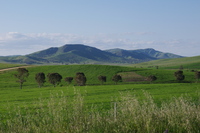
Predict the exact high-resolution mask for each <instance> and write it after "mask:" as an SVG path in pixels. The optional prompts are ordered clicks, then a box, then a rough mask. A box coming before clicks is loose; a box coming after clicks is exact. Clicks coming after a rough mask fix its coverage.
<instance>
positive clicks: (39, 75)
mask: <svg viewBox="0 0 200 133" xmlns="http://www.w3.org/2000/svg"><path fill="white" fill-rule="evenodd" d="M35 80H36V82H37V83H38V86H39V88H41V87H42V86H43V84H44V83H45V82H46V81H45V74H44V73H43V72H40V73H37V74H36V75H35Z"/></svg>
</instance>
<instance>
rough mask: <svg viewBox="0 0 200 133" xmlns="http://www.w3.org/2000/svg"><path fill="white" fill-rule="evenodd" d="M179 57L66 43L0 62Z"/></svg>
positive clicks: (130, 61)
mask: <svg viewBox="0 0 200 133" xmlns="http://www.w3.org/2000/svg"><path fill="white" fill-rule="evenodd" d="M180 57H181V56H178V55H174V54H169V53H162V52H159V51H156V50H154V49H144V50H122V49H112V50H105V51H103V50H100V49H97V48H95V47H90V46H86V45H83V44H66V45H64V46H62V47H52V48H48V49H45V50H42V51H38V52H35V53H32V54H28V55H25V56H7V57H0V62H8V63H21V64H23V63H24V64H133V63H138V62H145V61H149V60H157V59H161V58H180Z"/></svg>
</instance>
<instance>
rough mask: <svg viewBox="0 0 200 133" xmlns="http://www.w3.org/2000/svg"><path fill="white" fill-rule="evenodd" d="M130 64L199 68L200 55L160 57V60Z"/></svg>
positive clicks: (137, 65)
mask: <svg viewBox="0 0 200 133" xmlns="http://www.w3.org/2000/svg"><path fill="white" fill-rule="evenodd" d="M131 66H136V67H154V66H159V67H162V68H172V69H178V68H180V66H183V68H188V69H200V56H195V57H184V58H176V59H160V60H154V61H149V62H143V63H138V64H134V65H131Z"/></svg>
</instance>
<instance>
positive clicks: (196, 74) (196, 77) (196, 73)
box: [195, 71, 200, 82]
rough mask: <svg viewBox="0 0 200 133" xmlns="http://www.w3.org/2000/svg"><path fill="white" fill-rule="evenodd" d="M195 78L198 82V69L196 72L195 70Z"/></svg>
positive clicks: (199, 76) (199, 72)
mask: <svg viewBox="0 0 200 133" xmlns="http://www.w3.org/2000/svg"><path fill="white" fill-rule="evenodd" d="M195 79H196V80H197V82H199V79H200V71H196V72H195Z"/></svg>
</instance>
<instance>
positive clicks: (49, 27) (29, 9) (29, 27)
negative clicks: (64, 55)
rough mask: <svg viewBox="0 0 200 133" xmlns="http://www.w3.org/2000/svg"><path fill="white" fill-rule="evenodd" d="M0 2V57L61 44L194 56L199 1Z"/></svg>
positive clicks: (199, 35) (199, 39)
mask: <svg viewBox="0 0 200 133" xmlns="http://www.w3.org/2000/svg"><path fill="white" fill-rule="evenodd" d="M0 2H1V3H0V18H1V19H0V20H1V21H0V27H1V28H0V56H5V55H25V54H29V53H32V52H36V51H39V50H43V49H46V48H49V47H59V46H62V45H64V44H85V45H89V46H93V47H97V48H99V49H102V50H104V49H112V48H122V49H127V50H128V49H130V50H133V49H142V48H154V49H156V50H159V51H162V52H170V53H175V54H179V55H183V56H196V55H200V53H199V50H200V8H199V7H200V1H199V0H192V1H189V0H151V1H150V0H0Z"/></svg>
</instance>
